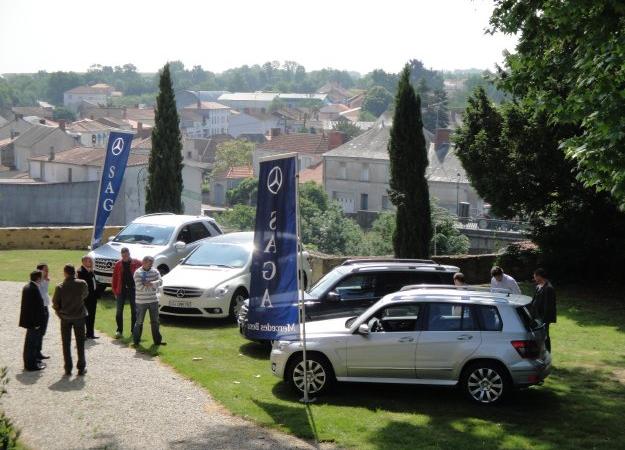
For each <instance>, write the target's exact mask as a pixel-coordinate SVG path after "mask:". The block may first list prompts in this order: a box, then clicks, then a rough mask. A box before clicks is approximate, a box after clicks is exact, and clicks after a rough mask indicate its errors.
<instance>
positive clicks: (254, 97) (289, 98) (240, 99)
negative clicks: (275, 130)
mask: <svg viewBox="0 0 625 450" xmlns="http://www.w3.org/2000/svg"><path fill="white" fill-rule="evenodd" d="M275 99H280V100H281V102H282V103H283V104H284V106H285V107H287V108H295V107H297V106H300V105H303V104H304V105H305V104H306V103H307V102H310V101H311V100H317V101H319V102H322V103H327V102H328V95H327V94H299V93H278V92H226V93H224V94H222V95H220V96H219V98H218V99H217V101H218V102H219V103H221V104H224V105H227V106H229V107H231V108H233V109H238V110H240V111H241V110H244V109H257V110H260V111H261V112H266V111H268V110H269V106H270V105H271V103H272V102H273V101H274V100H275Z"/></svg>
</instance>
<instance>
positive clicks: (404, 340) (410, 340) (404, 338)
mask: <svg viewBox="0 0 625 450" xmlns="http://www.w3.org/2000/svg"><path fill="white" fill-rule="evenodd" d="M397 342H414V338H411V337H408V336H406V337H403V338H401V339H400V340H398V341H397Z"/></svg>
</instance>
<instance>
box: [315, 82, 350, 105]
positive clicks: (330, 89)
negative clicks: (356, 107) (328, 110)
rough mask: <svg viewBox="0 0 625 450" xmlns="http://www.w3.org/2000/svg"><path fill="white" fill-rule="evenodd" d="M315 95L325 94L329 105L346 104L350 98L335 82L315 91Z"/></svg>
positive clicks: (347, 92) (346, 91)
mask: <svg viewBox="0 0 625 450" xmlns="http://www.w3.org/2000/svg"><path fill="white" fill-rule="evenodd" d="M317 93H318V94H326V95H327V96H328V101H330V102H331V103H346V102H347V100H348V99H349V98H350V94H349V91H348V90H347V89H345V88H343V86H341V85H340V83H337V82H335V81H329V82H327V83H326V84H324V85H323V86H321V87H320V88H319V89H317Z"/></svg>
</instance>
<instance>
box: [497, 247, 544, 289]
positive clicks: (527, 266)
mask: <svg viewBox="0 0 625 450" xmlns="http://www.w3.org/2000/svg"><path fill="white" fill-rule="evenodd" d="M496 264H497V265H498V266H501V267H502V268H503V270H504V272H506V273H507V274H509V275H512V276H513V277H514V278H516V279H517V280H530V279H531V278H532V271H533V270H534V269H536V268H537V267H540V266H542V265H543V258H542V254H541V251H540V249H539V248H538V246H537V245H536V244H534V243H533V242H532V241H521V242H515V243H513V244H510V245H508V247H506V249H505V250H504V251H503V252H502V253H500V254H499V255H498V256H497V260H496Z"/></svg>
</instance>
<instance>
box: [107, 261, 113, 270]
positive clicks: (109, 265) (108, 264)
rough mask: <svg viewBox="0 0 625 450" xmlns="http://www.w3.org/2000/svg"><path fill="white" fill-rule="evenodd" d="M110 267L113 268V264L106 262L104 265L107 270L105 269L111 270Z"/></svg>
mask: <svg viewBox="0 0 625 450" xmlns="http://www.w3.org/2000/svg"><path fill="white" fill-rule="evenodd" d="M112 267H113V263H112V262H111V261H108V262H107V263H106V268H107V269H110V268H112Z"/></svg>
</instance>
